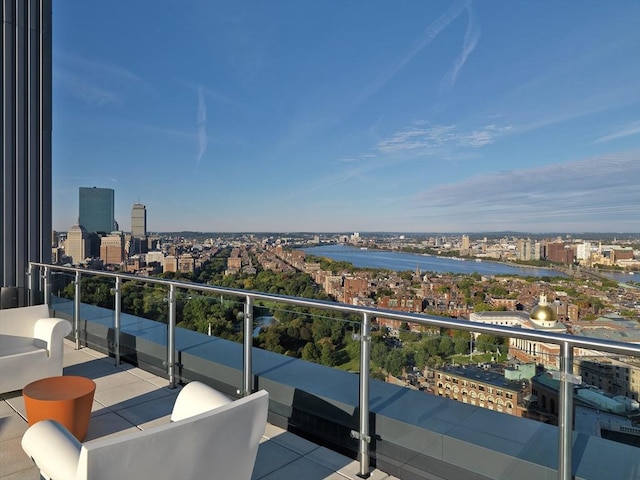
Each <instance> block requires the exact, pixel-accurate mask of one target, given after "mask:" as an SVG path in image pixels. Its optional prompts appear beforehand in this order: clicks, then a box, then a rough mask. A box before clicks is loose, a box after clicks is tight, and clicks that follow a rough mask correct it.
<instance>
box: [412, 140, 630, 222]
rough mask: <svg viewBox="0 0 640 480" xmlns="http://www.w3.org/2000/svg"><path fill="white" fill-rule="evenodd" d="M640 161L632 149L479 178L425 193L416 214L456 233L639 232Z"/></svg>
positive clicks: (416, 203) (417, 202)
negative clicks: (570, 227) (573, 229)
mask: <svg viewBox="0 0 640 480" xmlns="http://www.w3.org/2000/svg"><path fill="white" fill-rule="evenodd" d="M639 161H640V152H639V151H630V152H623V153H616V154H610V155H601V156H597V157H591V158H587V159H582V160H578V161H573V162H568V163H564V164H550V165H545V166H541V167H537V168H531V169H523V170H513V171H504V172H494V173H489V174H484V175H478V176H475V177H472V178H470V179H467V180H465V181H462V182H458V183H451V184H446V185H438V186H434V187H432V188H429V189H428V190H425V191H422V192H420V194H418V195H416V197H415V198H414V207H415V212H416V215H417V216H419V217H420V218H423V219H432V220H433V221H436V219H437V221H439V222H442V221H448V222H449V224H450V225H451V226H453V225H457V228H456V230H468V231H474V230H476V231H477V230H478V229H482V225H491V226H492V228H493V229H500V228H505V229H522V230H527V231H543V230H546V231H552V230H553V229H554V228H557V229H559V230H567V228H566V227H567V225H568V224H571V225H573V226H576V228H578V229H579V227H577V226H582V228H583V229H584V230H592V231H613V230H617V229H619V227H617V228H614V227H613V226H614V225H617V226H620V225H625V226H627V228H626V229H625V230H626V231H638V228H639V227H640V223H639V219H640V190H639V189H638V178H639V176H640V167H638V165H640V163H639ZM460 192H465V194H464V195H461V194H460ZM445 219H446V220H445ZM451 228H453V227H451Z"/></svg>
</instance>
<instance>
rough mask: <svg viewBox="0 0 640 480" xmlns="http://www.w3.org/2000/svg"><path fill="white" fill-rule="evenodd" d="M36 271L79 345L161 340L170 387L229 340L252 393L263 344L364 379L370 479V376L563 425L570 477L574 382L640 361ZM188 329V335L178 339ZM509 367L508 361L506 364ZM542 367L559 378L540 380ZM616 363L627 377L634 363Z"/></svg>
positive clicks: (297, 303) (362, 420) (486, 333)
mask: <svg viewBox="0 0 640 480" xmlns="http://www.w3.org/2000/svg"><path fill="white" fill-rule="evenodd" d="M33 267H39V268H46V269H47V276H48V277H50V278H51V280H49V281H47V282H44V283H43V285H45V286H46V288H50V289H51V291H52V292H56V294H55V295H51V298H52V303H53V304H54V305H56V304H59V305H61V306H62V307H64V306H65V305H66V306H67V308H68V306H69V305H68V304H69V302H73V311H72V315H71V318H72V319H73V321H74V326H75V328H76V332H77V333H76V334H77V336H76V338H77V343H76V346H77V347H78V348H79V347H80V346H81V344H82V345H89V346H93V345H95V346H96V348H100V347H103V348H104V347H105V346H104V345H101V344H100V343H99V342H100V341H104V339H99V337H100V336H99V335H92V332H91V328H94V329H95V328H98V327H96V325H98V326H99V327H100V326H101V327H103V328H106V329H107V330H109V333H108V334H107V335H106V338H107V340H108V342H109V343H108V345H107V346H106V348H107V350H108V351H109V353H111V354H113V355H114V356H116V359H119V356H120V355H123V356H124V357H126V356H132V357H135V358H134V360H133V361H140V358H139V356H138V355H139V353H140V348H139V347H140V345H141V343H142V342H145V341H147V342H151V343H154V344H157V345H162V346H163V347H162V348H164V351H162V352H161V353H159V354H156V356H157V357H159V358H160V359H161V360H160V363H161V364H162V365H163V366H164V368H165V372H166V375H167V376H168V378H169V384H170V386H175V383H176V382H177V381H189V380H190V379H192V378H193V377H197V376H198V375H200V374H202V372H199V371H197V370H192V371H189V370H188V369H185V368H184V364H183V360H184V358H186V356H189V355H191V356H198V355H202V354H203V353H202V352H205V351H206V352H208V353H206V355H214V356H215V355H218V356H220V355H226V352H230V351H231V350H230V349H229V348H228V345H229V342H231V344H238V343H241V344H242V351H243V355H242V359H241V360H240V359H237V358H236V359H235V360H234V362H235V366H236V367H237V368H236V367H234V368H231V369H230V372H231V371H233V372H242V373H241V375H242V378H238V376H237V374H234V373H233V372H231V373H228V375H230V377H229V379H228V380H225V382H226V384H227V385H233V386H236V387H237V391H238V393H240V394H242V395H244V394H248V393H250V392H251V391H252V390H254V389H255V388H256V387H255V385H256V384H255V382H254V376H255V372H256V370H260V368H261V367H262V365H260V366H259V367H258V368H257V369H256V368H255V367H254V365H253V355H254V353H255V352H254V351H253V347H258V348H260V349H264V350H269V351H271V352H273V353H275V354H279V355H284V356H286V357H291V358H296V359H302V360H308V361H311V362H314V363H318V364H321V365H325V366H328V367H332V368H336V369H340V370H344V371H346V372H353V373H357V374H358V378H359V381H358V390H359V391H358V400H357V401H355V402H351V403H352V404H356V405H357V407H358V413H359V415H358V417H359V418H358V421H357V423H358V427H357V428H354V429H353V430H352V431H351V433H350V434H351V437H352V438H353V439H356V440H357V442H358V445H359V447H358V456H359V458H360V470H361V471H360V473H361V474H362V475H366V474H367V473H368V469H369V463H368V462H369V443H370V442H371V441H372V438H371V436H370V433H369V421H370V411H369V408H370V405H369V402H370V399H369V388H370V385H369V383H370V379H371V378H378V379H382V380H386V381H387V382H390V383H396V384H399V385H401V386H403V387H406V388H410V389H415V390H424V391H426V392H428V393H433V394H435V395H437V396H440V397H445V398H449V399H452V400H456V401H458V402H462V403H467V404H469V405H474V406H477V407H482V408H484V409H487V410H493V411H494V412H500V413H504V414H509V415H515V416H527V415H529V414H530V412H532V413H531V415H534V416H537V417H540V418H544V417H546V418H548V419H551V421H550V423H557V424H558V426H559V428H558V432H559V434H558V452H559V453H558V462H557V466H558V472H559V478H562V479H566V478H570V475H571V446H572V431H573V429H572V425H573V394H574V385H576V384H577V383H579V382H580V376H581V375H584V376H585V377H586V376H587V375H592V376H595V375H596V373H594V372H597V371H598V369H599V368H600V367H598V365H597V362H598V361H599V360H601V359H603V358H606V359H607V360H609V359H612V358H615V359H616V361H617V362H621V363H622V364H623V365H624V362H629V364H631V362H632V361H630V360H628V359H629V358H634V359H635V360H633V361H635V362H637V361H638V359H639V358H640V346H638V345H635V344H631V343H623V342H614V341H611V340H607V339H596V338H588V337H578V336H573V335H567V334H564V333H558V332H554V331H545V330H544V329H542V330H536V329H526V328H512V327H507V326H502V325H491V324H482V323H473V322H469V321H466V320H459V319H453V318H445V317H438V316H433V315H422V314H415V313H403V312H399V311H395V310H388V309H384V310H383V309H376V308H368V307H357V306H353V305H347V304H340V303H335V302H331V301H326V300H312V299H306V298H301V297H287V296H282V295H277V294H270V293H263V292H256V291H248V290H242V289H235V288H225V287H218V286H212V285H201V284H195V283H186V282H179V281H168V280H162V279H157V278H140V277H134V276H132V275H123V274H115V273H111V272H99V271H88V270H81V269H74V268H70V267H57V266H50V265H39V264H33ZM40 288H43V287H42V286H40ZM45 296H46V295H45ZM36 297H37V295H33V296H32V297H31V298H36ZM177 331H180V332H182V333H181V334H180V335H178V336H176V332H177ZM187 333H188V334H187ZM208 338H210V339H211V340H208ZM223 340H224V341H226V342H227V343H224V342H223ZM128 341H131V342H133V345H131V346H129V345H128V343H127V342H128ZM92 342H93V343H92ZM180 342H181V343H180ZM237 351H238V349H237V347H236V348H235V352H237ZM235 355H237V353H236V354H235ZM594 357H595V360H594ZM261 358H262V359H264V358H263V357H261ZM505 360H509V361H507V363H506V365H505V363H504V362H505ZM196 363H197V362H196ZM541 367H543V368H544V370H546V371H548V372H551V375H544V376H541V373H540V372H539V371H540V370H541ZM616 368H622V370H621V371H622V372H623V369H624V367H620V366H617V367H616ZM363 372H366V374H361V373H363ZM618 373H619V372H618ZM226 374H227V373H224V372H223V373H220V372H218V373H217V375H226ZM234 375H235V376H234ZM622 376H623V378H622V379H621V380H619V382H618V383H619V384H620V385H619V386H618V388H619V389H620V394H621V395H622V396H624V394H625V392H628V391H630V390H632V385H631V382H632V381H633V379H631V380H629V379H628V378H625V377H624V372H623V375H622ZM231 377H233V378H231ZM619 377H620V375H619V374H618V375H617V376H616V378H619ZM335 378H338V377H335ZM549 378H550V379H551V380H552V381H555V382H556V385H555V388H556V393H555V395H550V394H548V390H546V389H547V388H552V387H549V385H548V383H549V382H548V379H549ZM529 379H530V380H529ZM307 380H309V379H307ZM311 381H313V379H311ZM536 382H538V383H536ZM584 401H587V400H584ZM536 402H537V404H536ZM554 418H555V419H557V421H555V422H554V421H553V419H554Z"/></svg>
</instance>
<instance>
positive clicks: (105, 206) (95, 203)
mask: <svg viewBox="0 0 640 480" xmlns="http://www.w3.org/2000/svg"><path fill="white" fill-rule="evenodd" d="M79 205H80V222H79V223H80V225H82V226H83V227H84V228H85V229H86V230H87V232H90V233H93V232H105V233H110V232H112V231H113V230H114V228H115V227H114V224H115V220H114V191H113V189H111V188H97V187H80V202H79Z"/></svg>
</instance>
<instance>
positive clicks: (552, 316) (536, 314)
mask: <svg viewBox="0 0 640 480" xmlns="http://www.w3.org/2000/svg"><path fill="white" fill-rule="evenodd" d="M529 318H530V319H531V320H534V321H536V322H555V321H556V312H554V311H553V309H552V308H551V307H550V306H549V305H536V306H535V307H533V310H531V314H530V315H529Z"/></svg>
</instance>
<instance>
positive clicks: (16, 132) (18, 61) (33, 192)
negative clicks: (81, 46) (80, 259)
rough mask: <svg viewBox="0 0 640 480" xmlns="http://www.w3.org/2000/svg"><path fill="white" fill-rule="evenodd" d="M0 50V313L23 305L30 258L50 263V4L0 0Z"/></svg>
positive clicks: (37, 0)
mask: <svg viewBox="0 0 640 480" xmlns="http://www.w3.org/2000/svg"><path fill="white" fill-rule="evenodd" d="M0 51H1V52H2V69H1V72H0V111H1V112H2V113H1V115H2V116H1V117H0V125H2V128H1V129H0V157H2V170H1V173H0V184H1V185H2V187H1V190H0V212H1V213H2V217H1V218H0V287H1V290H0V308H3V307H12V306H21V305H25V304H26V303H27V291H28V280H27V279H28V278H29V277H28V276H27V273H28V270H29V262H30V261H34V262H43V263H50V262H51V230H52V226H51V216H52V212H51V0H2V30H1V31H0ZM31 280H32V281H36V280H37V277H36V276H35V275H33V276H32V277H31ZM31 301H38V299H31Z"/></svg>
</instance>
